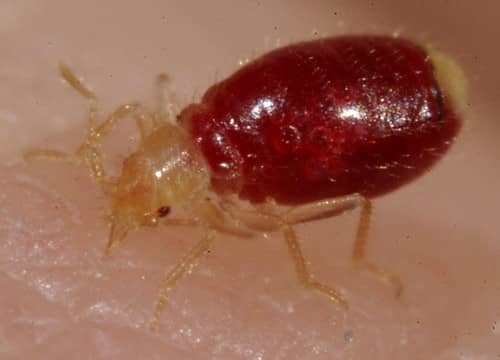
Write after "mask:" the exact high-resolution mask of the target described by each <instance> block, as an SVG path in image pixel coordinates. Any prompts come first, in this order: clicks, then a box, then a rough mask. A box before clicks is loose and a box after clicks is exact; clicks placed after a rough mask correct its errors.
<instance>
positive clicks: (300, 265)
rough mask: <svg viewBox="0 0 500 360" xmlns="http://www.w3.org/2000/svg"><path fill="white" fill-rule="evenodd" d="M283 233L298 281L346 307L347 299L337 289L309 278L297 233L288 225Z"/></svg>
mask: <svg viewBox="0 0 500 360" xmlns="http://www.w3.org/2000/svg"><path fill="white" fill-rule="evenodd" d="M283 234H284V236H285V239H286V242H287V245H288V250H290V254H291V255H292V258H293V261H294V263H295V270H296V271H297V275H298V277H299V280H300V282H301V283H302V284H303V285H304V286H305V287H307V288H310V289H313V290H315V291H317V292H319V293H320V294H321V295H324V296H326V297H327V298H329V299H330V300H332V301H333V302H336V303H337V304H339V305H340V306H342V307H343V308H344V309H348V307H349V305H348V303H347V301H346V300H345V299H344V298H343V297H342V295H340V293H339V292H338V291H336V290H335V289H333V288H331V287H329V286H327V285H325V284H323V283H320V282H318V281H315V280H313V279H312V278H311V275H310V274H309V271H308V269H307V265H306V262H305V259H304V255H303V254H302V250H301V248H300V244H299V241H298V239H297V235H296V234H295V231H294V230H293V229H292V227H291V226H289V225H287V226H285V227H284V229H283Z"/></svg>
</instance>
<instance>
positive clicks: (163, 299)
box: [150, 230, 216, 330]
mask: <svg viewBox="0 0 500 360" xmlns="http://www.w3.org/2000/svg"><path fill="white" fill-rule="evenodd" d="M215 236H216V233H215V231H213V230H212V231H209V232H208V233H207V234H206V235H205V236H204V237H203V239H202V240H201V241H200V242H199V243H198V244H196V245H195V246H194V247H193V248H192V249H191V250H190V251H189V252H188V253H187V254H186V256H184V258H183V259H182V260H181V261H179V263H178V264H177V265H176V266H175V267H174V268H173V269H172V270H171V271H170V272H169V273H168V274H167V275H166V276H165V278H164V279H163V281H162V284H161V289H160V295H159V297H158V301H157V303H156V306H155V310H154V313H153V318H152V319H151V321H150V328H151V330H156V329H157V328H158V322H159V320H160V317H161V314H162V313H163V310H164V308H165V305H166V304H167V301H168V294H169V292H170V290H171V289H172V288H173V287H174V286H175V285H176V283H177V281H178V280H179V279H180V278H181V277H183V276H184V275H185V274H186V273H187V272H188V271H189V269H190V268H191V267H192V266H193V265H195V264H196V262H197V261H198V260H199V259H200V257H201V256H202V255H204V254H205V253H206V252H207V251H208V250H209V249H210V247H211V246H212V244H213V242H214V240H215Z"/></svg>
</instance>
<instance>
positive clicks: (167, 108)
mask: <svg viewBox="0 0 500 360" xmlns="http://www.w3.org/2000/svg"><path fill="white" fill-rule="evenodd" d="M169 81H170V79H169V78H168V76H167V75H166V74H160V75H158V77H157V79H156V107H157V113H158V114H159V115H160V117H159V118H155V119H154V120H155V125H156V126H158V125H160V124H161V122H162V121H169V122H172V123H175V118H176V116H177V114H178V113H179V111H180V108H179V105H178V101H177V98H176V97H175V94H174V93H172V92H170V91H168V85H169Z"/></svg>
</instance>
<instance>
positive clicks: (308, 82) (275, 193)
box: [180, 36, 460, 204]
mask: <svg viewBox="0 0 500 360" xmlns="http://www.w3.org/2000/svg"><path fill="white" fill-rule="evenodd" d="M180 118H181V121H182V122H183V123H184V124H187V125H188V126H189V129H190V132H191V135H192V136H193V138H194V140H195V142H196V143H197V144H198V146H199V147H200V149H201V151H202V153H203V155H204V157H205V159H206V160H207V162H208V164H209V166H210V169H211V177H212V185H213V187H214V190H215V191H217V192H218V193H233V192H235V193H237V194H239V195H240V197H241V198H243V199H248V200H250V201H251V202H261V201H264V200H265V199H266V198H268V197H271V198H274V199H275V200H276V201H278V202H279V203H285V204H294V203H304V202H308V201H314V200H319V199H324V198H330V197H335V196H340V195H345V194H351V193H361V194H362V195H365V196H367V197H373V196H376V195H380V194H383V193H386V192H389V191H392V190H394V189H396V188H398V187H399V186H401V185H403V184H405V183H407V182H408V181H410V180H412V179H414V178H415V177H417V176H418V175H420V174H422V173H423V172H424V171H425V170H427V169H428V168H429V167H430V166H431V165H432V164H433V163H434V162H435V161H436V160H437V159H439V158H440V157H441V156H442V155H443V154H444V152H445V151H446V150H447V149H448V147H449V145H450V143H451V141H452V140H453V138H454V136H455V135H456V134H457V132H458V130H459V127H460V122H459V121H458V118H457V117H456V116H455V114H454V112H453V110H452V109H451V106H450V104H449V102H448V101H447V98H446V96H443V94H442V91H441V89H440V88H439V86H438V84H437V81H436V78H435V75H434V71H433V64H432V62H431V60H430V57H429V56H428V55H427V54H426V52H425V50H424V49H423V48H421V47H419V46H417V45H415V44H413V43H412V42H410V41H407V40H403V39H399V38H393V37H379V36H345V37H337V38H329V39H321V40H314V41H309V42H304V43H299V44H295V45H291V46H288V47H285V48H281V49H277V50H275V51H272V52H270V53H268V54H266V55H264V56H262V57H260V58H258V59H256V60H254V61H253V62H251V63H249V64H248V65H246V66H244V67H242V68H241V69H240V70H238V71H237V72H236V73H234V74H233V75H232V76H230V77H229V78H227V79H226V80H224V81H222V82H220V83H217V84H215V85H214V86H212V87H211V88H210V89H209V90H208V91H207V92H206V93H205V95H204V96H203V99H202V101H201V103H200V104H194V105H190V106H189V107H187V108H186V109H185V110H184V111H183V112H182V113H181V115H180Z"/></svg>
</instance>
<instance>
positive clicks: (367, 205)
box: [352, 199, 403, 297]
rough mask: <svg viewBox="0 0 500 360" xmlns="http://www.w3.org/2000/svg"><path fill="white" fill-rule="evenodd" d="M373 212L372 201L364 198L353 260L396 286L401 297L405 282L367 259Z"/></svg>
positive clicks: (362, 267) (357, 265) (359, 266)
mask: <svg viewBox="0 0 500 360" xmlns="http://www.w3.org/2000/svg"><path fill="white" fill-rule="evenodd" d="M371 214H372V203H371V201H370V200H369V199H364V201H363V205H362V208H361V215H360V218H359V224H358V230H357V233H356V240H355V242H354V248H353V251H352V261H353V262H354V264H355V266H356V267H358V268H359V269H361V270H366V271H368V272H370V273H372V274H374V275H375V276H376V277H377V278H379V279H381V280H382V281H384V282H386V283H388V284H390V285H391V286H392V287H393V288H394V291H395V294H396V297H399V296H400V295H401V293H402V292H403V284H402V283H401V279H400V278H399V277H398V276H397V275H395V274H393V273H392V272H390V271H389V270H386V269H384V268H382V267H381V266H379V265H376V264H373V263H372V262H369V261H367V260H366V259H365V253H366V244H367V239H368V229H369V227H370V218H371Z"/></svg>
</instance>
